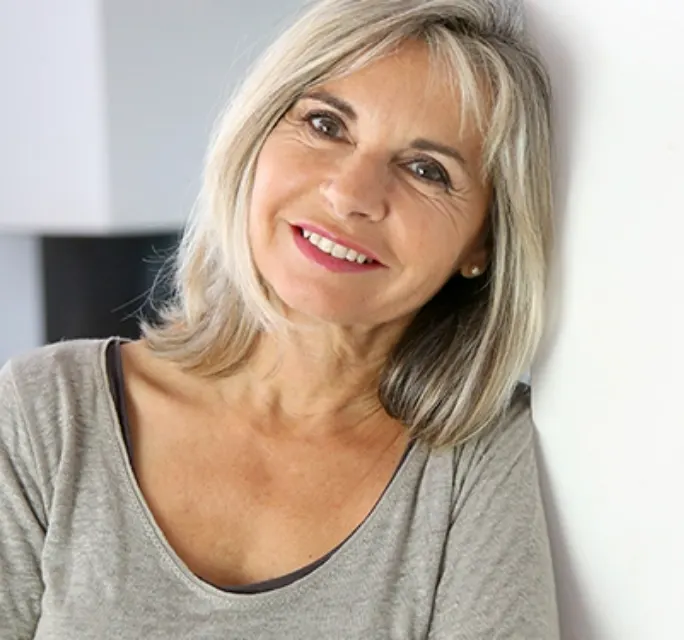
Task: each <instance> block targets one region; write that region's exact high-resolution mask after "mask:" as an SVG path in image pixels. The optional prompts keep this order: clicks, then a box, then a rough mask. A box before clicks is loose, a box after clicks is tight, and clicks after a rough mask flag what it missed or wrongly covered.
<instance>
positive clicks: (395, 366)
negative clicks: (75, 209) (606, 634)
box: [0, 0, 558, 640]
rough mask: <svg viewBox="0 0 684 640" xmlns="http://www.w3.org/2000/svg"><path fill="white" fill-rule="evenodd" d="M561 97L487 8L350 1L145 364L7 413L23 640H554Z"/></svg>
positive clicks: (210, 188) (223, 198)
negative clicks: (555, 182)
mask: <svg viewBox="0 0 684 640" xmlns="http://www.w3.org/2000/svg"><path fill="white" fill-rule="evenodd" d="M548 101H549V98H548V83H547V78H546V75H545V72H544V71H543V67H542V66H541V64H540V62H539V60H538V58H537V57H536V55H535V53H534V51H533V50H532V49H531V48H530V46H529V45H528V44H527V43H526V41H525V38H524V36H523V35H522V33H521V31H520V28H519V23H518V19H517V14H516V12H514V11H511V10H509V9H507V8H506V5H505V4H504V5H502V4H499V3H494V2H491V1H485V0H428V1H421V0H325V1H324V2H321V3H319V4H317V5H315V6H314V7H312V8H311V9H310V10H309V12H308V13H306V14H305V15H304V16H303V17H302V18H301V19H300V20H299V21H298V22H297V23H296V24H295V25H294V26H293V27H292V28H291V29H290V30H289V31H288V32H286V33H285V35H284V36H282V37H281V38H280V39H279V40H278V41H277V42H276V43H275V44H274V45H273V46H272V47H271V48H270V50H269V51H268V52H267V53H266V54H265V56H264V57H263V58H262V59H261V61H260V62H259V64H258V65H257V66H256V67H255V68H254V69H253V71H252V73H251V75H250V76H249V78H248V79H247V81H246V82H245V84H244V85H243V86H242V87H241V89H240V90H239V91H238V92H237V94H236V95H235V97H234V99H233V100H232V102H231V104H230V106H229V108H228V110H227V112H226V113H225V115H224V116H223V118H222V120H221V123H220V125H219V127H218V130H217V132H216V135H215V139H214V141H213V144H212V147H211V150H210V153H209V155H208V160H207V165H206V173H205V182H204V186H203V191H202V194H201V198H200V200H199V203H198V207H197V209H196V211H195V212H194V214H193V217H192V219H191V221H190V224H189V225H188V228H187V230H186V233H185V236H184V240H183V243H182V246H181V249H180V252H179V258H178V265H177V295H176V297H175V299H174V300H173V301H172V302H171V304H170V305H169V306H168V308H167V309H166V310H165V312H164V316H163V319H162V321H161V322H160V323H158V324H157V325H155V326H145V327H144V336H143V339H142V340H141V341H138V342H130V343H122V342H121V341H118V340H116V339H112V340H107V341H82V342H71V343H63V344H60V345H54V346H50V347H47V348H44V349H42V350H39V351H38V352H35V353H32V354H29V355H27V356H24V357H21V358H18V359H16V360H14V361H13V362H11V363H10V364H9V365H8V366H7V367H5V369H4V371H3V373H2V378H1V382H0V388H1V392H0V402H1V405H0V406H1V409H0V429H1V431H0V434H1V436H2V444H3V447H2V454H1V455H2V457H1V458H0V474H1V482H2V485H3V493H2V497H1V498H0V509H1V518H0V533H1V543H0V563H1V564H2V572H1V573H0V616H1V618H2V628H3V629H4V632H3V637H7V638H13V639H14V638H30V637H34V638H39V639H41V640H43V639H57V638H60V639H61V638H103V637H104V638H142V637H144V638H297V639H306V638H311V639H314V638H315V639H317V640H318V639H320V638H364V639H365V638H373V639H376V638H378V639H379V638H401V639H405V638H438V639H447V638H449V639H452V638H457V639H458V638H460V639H466V638H468V639H475V638H477V639H480V638H481V639H487V640H490V639H492V638H524V639H525V640H533V639H537V638H539V639H544V640H548V639H553V638H557V637H558V630H557V621H556V611H555V598H554V586H553V578H552V569H551V563H550V558H549V548H548V539H547V534H546V528H545V522H544V514H543V510H542V504H541V500H540V496H539V488H538V480H537V471H536V465H535V459H534V449H533V427H532V423H531V419H530V407H529V391H528V389H527V388H526V387H524V386H523V385H520V384H518V383H517V382H516V381H517V380H518V379H519V376H520V375H521V374H522V373H523V372H524V371H525V369H526V367H528V365H529V362H530V359H531V357H532V355H533V353H534V351H535V347H536V345H537V341H538V338H539V335H540V331H541V324H542V318H541V315H542V312H541V310H542V306H543V291H544V279H545V265H546V259H547V247H548V238H549V235H550V234H549V225H550V222H549V215H550V188H549V182H550V181H549V148H548V146H549V145H548V138H549V134H548V128H549V121H548Z"/></svg>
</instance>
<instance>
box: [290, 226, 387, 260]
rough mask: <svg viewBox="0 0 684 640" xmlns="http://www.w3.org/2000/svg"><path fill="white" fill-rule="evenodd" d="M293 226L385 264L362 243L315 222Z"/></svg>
mask: <svg viewBox="0 0 684 640" xmlns="http://www.w3.org/2000/svg"><path fill="white" fill-rule="evenodd" d="M293 226H294V227H296V228H298V229H302V230H305V231H309V232H310V233H316V234H318V235H319V236H321V237H323V238H327V239H328V240H331V241H332V242H334V243H335V244H339V245H342V246H343V247H347V248H348V249H352V250H353V251H356V253H357V254H363V255H364V256H366V257H367V258H370V259H371V260H373V261H374V262H377V263H378V264H380V265H382V266H385V265H384V264H383V262H382V260H380V259H379V258H378V256H377V255H376V254H375V253H373V251H371V250H370V249H369V248H368V247H364V246H363V245H361V244H358V243H356V242H354V241H353V240H350V239H348V238H346V237H345V236H343V235H340V234H337V233H333V232H331V231H328V230H327V229H324V228H322V227H319V226H317V225H315V224H310V223H308V222H302V223H297V224H295V225H293Z"/></svg>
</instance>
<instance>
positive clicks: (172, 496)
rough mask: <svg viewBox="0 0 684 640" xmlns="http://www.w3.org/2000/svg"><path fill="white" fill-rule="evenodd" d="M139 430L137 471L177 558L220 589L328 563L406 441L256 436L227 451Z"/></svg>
mask: <svg viewBox="0 0 684 640" xmlns="http://www.w3.org/2000/svg"><path fill="white" fill-rule="evenodd" d="M169 433H172V431H167V434H166V436H165V437H160V436H159V434H155V433H154V432H151V431H147V433H146V432H145V431H144V425H139V426H138V428H137V429H136V433H135V439H136V444H137V446H136V449H135V450H136V452H137V455H136V456H135V458H134V463H133V464H134V469H135V473H136V477H137V480H138V483H139V486H140V489H141V492H142V494H143V496H144V497H145V500H146V501H147V504H148V506H149V508H150V511H151V512H152V514H153V516H154V518H155V520H156V522H157V524H158V525H159V527H160V528H161V530H162V532H163V533H164V535H165V537H166V538H167V540H168V542H169V544H170V545H171V546H172V547H173V549H174V551H175V552H176V553H177V554H178V556H179V557H180V558H181V560H183V562H184V563H185V564H186V565H187V566H188V568H189V569H190V570H191V571H193V573H195V574H196V575H198V576H200V577H201V578H203V579H205V580H206V581H208V582H211V583H212V584H216V585H233V586H235V585H244V584H251V583H258V582H263V581H266V580H270V579H273V578H277V577H280V576H284V575H287V574H289V573H292V572H294V571H296V570H299V569H301V568H302V567H305V566H306V565H308V564H310V563H312V562H314V561H316V560H318V559H320V558H322V557H323V556H325V555H326V554H328V553H329V552H331V551H332V550H333V549H335V548H336V547H337V546H339V545H340V544H341V543H342V542H344V541H345V540H346V539H347V538H348V537H349V536H350V535H351V534H352V533H353V532H354V530H355V529H356V528H357V527H358V526H359V525H360V524H361V523H362V522H363V521H364V520H365V519H366V518H367V517H368V515H369V514H370V513H371V512H372V511H373V508H374V506H375V505H376V504H377V502H378V501H379V500H380V498H381V496H382V495H383V492H384V491H385V489H386V488H387V486H388V484H389V483H390V481H391V479H392V477H393V475H394V473H395V471H396V470H397V468H398V466H399V464H400V462H401V459H402V455H403V452H404V450H405V448H406V445H407V443H406V441H405V440H404V439H402V438H399V439H396V441H392V442H391V444H390V446H387V447H382V448H377V449H373V450H364V449H363V448H356V449H355V448H354V447H334V446H330V444H329V443H328V445H326V444H325V443H322V442H316V443H302V442H292V443H284V442H282V441H280V442H269V441H268V440H261V439H254V438H250V437H248V436H244V437H234V438H232V439H231V438H227V439H226V440H223V441H221V442H218V443H212V442H211V440H209V441H203V440H202V439H196V438H190V439H187V438H183V437H176V438H173V437H168V436H169Z"/></svg>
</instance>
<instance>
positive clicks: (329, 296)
mask: <svg viewBox="0 0 684 640" xmlns="http://www.w3.org/2000/svg"><path fill="white" fill-rule="evenodd" d="M274 292H275V294H276V296H277V298H278V300H280V302H281V304H283V306H284V307H285V310H286V313H287V317H288V318H290V319H291V320H292V321H294V322H295V323H302V324H309V323H311V322H314V323H315V322H325V323H327V324H337V325H354V324H368V318H367V315H366V314H363V313H362V310H361V309H359V306H358V302H353V301H351V300H350V301H346V300H345V299H344V297H342V296H340V295H339V293H338V294H334V293H332V292H325V291H321V290H320V288H316V289H315V290H314V288H313V287H306V288H304V287H302V288H297V289H294V290H293V288H291V287H274Z"/></svg>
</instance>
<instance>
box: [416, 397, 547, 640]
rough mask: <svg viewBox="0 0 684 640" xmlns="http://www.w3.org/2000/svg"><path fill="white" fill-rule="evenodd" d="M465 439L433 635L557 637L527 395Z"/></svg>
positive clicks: (435, 638)
mask: <svg viewBox="0 0 684 640" xmlns="http://www.w3.org/2000/svg"><path fill="white" fill-rule="evenodd" d="M505 422H506V423H507V424H505V425H503V424H502V425H501V426H500V427H497V428H495V429H493V430H492V432H491V433H489V434H487V435H486V436H484V437H483V438H481V439H478V440H474V441H473V442H471V443H467V444H466V445H464V446H463V451H462V453H461V455H460V456H459V460H458V461H457V473H456V475H457V478H456V483H455V484H456V487H455V503H454V511H453V515H452V523H451V528H450V533H449V538H448V541H447V545H446V549H445V557H444V564H443V570H442V576H441V579H440V583H439V587H438V591H437V596H436V600H435V604H434V611H433V619H432V624H431V628H430V634H429V638H430V640H447V639H448V640H498V639H504V638H505V639H506V640H513V639H520V640H557V639H558V638H559V633H560V632H559V629H558V618H557V610H556V595H555V585H554V580H553V569H552V565H551V556H550V550H549V541H548V534H547V529H546V520H545V516H544V510H543V506H542V501H541V495H540V490H539V480H538V474H537V463H536V458H535V450H534V428H533V424H532V419H531V416H530V409H529V394H528V393H523V394H519V395H518V396H517V400H516V401H515V403H514V405H513V406H512V408H511V411H510V413H509V416H508V418H507V419H506V420H505Z"/></svg>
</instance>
